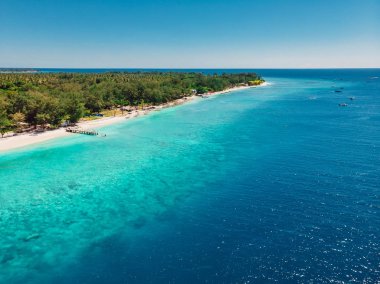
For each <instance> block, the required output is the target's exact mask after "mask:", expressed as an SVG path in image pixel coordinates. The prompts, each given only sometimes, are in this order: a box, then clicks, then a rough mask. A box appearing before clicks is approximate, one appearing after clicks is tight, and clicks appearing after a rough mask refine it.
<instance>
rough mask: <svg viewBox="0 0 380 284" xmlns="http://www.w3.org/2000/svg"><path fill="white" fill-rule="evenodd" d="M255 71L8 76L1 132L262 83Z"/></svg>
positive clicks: (0, 89) (0, 94) (2, 82)
mask: <svg viewBox="0 0 380 284" xmlns="http://www.w3.org/2000/svg"><path fill="white" fill-rule="evenodd" d="M261 82H263V80H262V78H261V77H260V76H258V75H257V74H255V73H240V74H213V75H206V74H202V73H180V72H175V73H172V72H136V73H128V72H110V73H97V74H89V73H87V74H84V73H32V74H30V73H2V74H0V130H2V131H3V132H4V131H5V130H9V129H10V128H12V129H15V128H18V127H20V125H22V124H28V125H32V126H37V125H43V124H49V125H53V126H58V125H60V124H61V123H62V122H63V121H70V122H73V123H75V122H77V121H78V120H79V119H80V118H82V117H83V116H84V115H88V114H91V113H98V112H100V111H102V110H105V109H113V108H117V107H121V106H128V105H129V106H136V105H139V104H141V103H142V102H143V103H145V104H151V105H158V104H161V103H166V102H170V101H173V100H176V99H179V98H182V97H185V96H188V95H190V94H194V93H197V94H202V93H207V92H214V91H221V90H224V89H227V88H230V87H234V86H238V85H243V84H244V85H258V84H260V83H261Z"/></svg>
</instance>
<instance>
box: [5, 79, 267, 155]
mask: <svg viewBox="0 0 380 284" xmlns="http://www.w3.org/2000/svg"><path fill="white" fill-rule="evenodd" d="M267 85H268V83H267V82H264V83H263V84H261V85H260V86H238V87H234V88H229V89H226V90H223V91H219V92H212V93H206V94H204V95H202V96H203V97H208V96H215V95H221V94H227V93H230V92H234V91H240V90H245V89H249V88H255V87H263V86H267ZM198 98H200V97H199V96H197V95H192V96H187V97H183V98H181V99H177V100H174V101H171V102H168V103H165V104H161V105H157V106H154V107H152V108H149V109H144V110H136V111H132V112H130V113H127V114H125V115H119V116H111V117H104V118H99V119H96V120H91V121H81V122H78V123H77V124H76V125H77V126H78V127H80V128H81V129H83V130H89V129H96V128H100V127H104V126H107V125H111V124H114V123H119V122H122V121H125V119H132V118H135V117H139V116H141V115H147V114H149V113H151V112H152V111H159V110H161V109H164V108H168V107H173V106H177V105H180V104H183V103H186V102H190V101H192V100H195V99H198ZM70 135H77V134H73V133H69V132H66V129H65V128H63V127H61V128H58V129H55V130H47V131H44V132H27V133H21V134H18V135H15V136H13V134H12V135H8V136H4V138H2V139H0V152H6V151H10V150H14V149H19V148H23V147H27V146H30V145H34V144H39V143H43V142H46V141H49V140H52V139H57V138H61V137H67V136H70Z"/></svg>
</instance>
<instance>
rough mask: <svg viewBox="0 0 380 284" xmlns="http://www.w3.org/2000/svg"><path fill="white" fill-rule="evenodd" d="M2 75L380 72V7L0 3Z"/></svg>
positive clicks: (141, 0)
mask: <svg viewBox="0 0 380 284" xmlns="http://www.w3.org/2000/svg"><path fill="white" fill-rule="evenodd" d="M0 67H3V68H6V67H20V68H22V67H25V68H26V67H30V68H38V67H41V68H355V67H356V68H359V67H360V68H366V67H375V68H376V67H380V0H313V1H301V0H265V1H264V0H0Z"/></svg>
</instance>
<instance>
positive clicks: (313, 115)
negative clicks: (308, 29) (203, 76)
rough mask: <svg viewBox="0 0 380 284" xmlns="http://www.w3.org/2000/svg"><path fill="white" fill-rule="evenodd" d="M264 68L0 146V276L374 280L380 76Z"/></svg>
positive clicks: (379, 259)
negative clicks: (29, 141)
mask: <svg viewBox="0 0 380 284" xmlns="http://www.w3.org/2000/svg"><path fill="white" fill-rule="evenodd" d="M260 73H261V74H262V75H264V77H265V78H266V79H267V80H268V81H269V82H270V83H271V85H270V86H269V87H261V88H256V89H250V90H244V91H239V92H234V93H231V94H227V95H220V96H216V97H212V98H209V99H199V100H197V101H194V102H191V103H188V104H186V105H182V106H179V107H175V108H171V109H166V110H163V111H160V112H156V113H154V114H152V115H149V116H145V117H140V118H138V119H135V120H130V121H126V122H125V123H121V124H118V125H113V126H109V127H105V128H103V129H101V130H100V132H103V133H106V134H107V137H105V138H101V137H87V136H86V137H85V136H79V135H78V136H73V137H69V138H64V139H58V140H54V141H51V142H48V143H45V144H41V145H38V146H33V147H30V148H28V149H23V150H18V151H13V152H10V153H8V154H3V155H1V156H0V181H1V183H0V233H1V239H0V251H1V254H0V283H25V282H27V283H123V282H128V283H196V282H200V283H204V282H208V283H248V282H255V281H256V282H257V281H258V282H276V281H280V282H282V283H283V282H289V283H294V282H308V281H313V280H314V281H315V282H329V281H331V282H333V283H334V282H336V283H343V282H350V281H351V282H355V281H358V282H363V281H367V282H368V283H373V282H375V281H376V280H379V279H380V267H379V263H380V240H379V236H380V189H379V185H380V180H379V176H380V158H379V157H380V148H379V147H380V95H379V94H380V80H379V79H376V78H375V79H371V78H372V77H376V76H377V77H380V76H379V74H380V70H318V71H311V70H307V71H302V70H298V71H287V70H282V71H281V70H277V71H276V70H266V71H265V70H262V71H261V72H260ZM338 88H344V89H343V92H342V93H336V92H335V90H336V89H338ZM350 97H355V99H354V100H352V101H351V100H350V99H349V98H350ZM342 102H346V103H348V106H347V107H339V106H338V104H339V103H342Z"/></svg>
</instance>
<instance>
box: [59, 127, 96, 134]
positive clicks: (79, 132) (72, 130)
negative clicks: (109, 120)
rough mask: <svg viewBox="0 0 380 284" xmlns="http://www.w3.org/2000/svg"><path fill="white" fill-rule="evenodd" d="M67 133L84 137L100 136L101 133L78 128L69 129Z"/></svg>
mask: <svg viewBox="0 0 380 284" xmlns="http://www.w3.org/2000/svg"><path fill="white" fill-rule="evenodd" d="M66 132H70V133H77V134H84V135H92V136H97V135H99V132H97V131H96V130H89V129H87V130H86V129H81V128H78V127H68V128H66Z"/></svg>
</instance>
